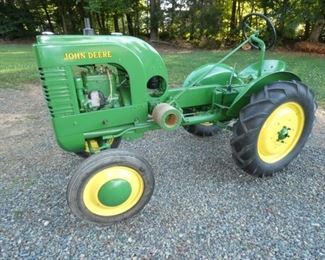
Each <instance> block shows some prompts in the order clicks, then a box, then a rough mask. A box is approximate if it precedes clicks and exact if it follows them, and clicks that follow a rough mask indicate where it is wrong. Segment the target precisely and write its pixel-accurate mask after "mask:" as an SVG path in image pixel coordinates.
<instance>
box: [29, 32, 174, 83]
mask: <svg viewBox="0 0 325 260" xmlns="http://www.w3.org/2000/svg"><path fill="white" fill-rule="evenodd" d="M34 49H35V51H36V56H37V61H38V65H39V67H42V68H50V67H59V66H71V65H76V66H80V65H86V64H101V63H103V64H104V63H112V64H118V65H119V66H122V67H123V68H124V69H125V70H126V71H127V72H128V73H129V74H133V75H135V77H136V78H141V77H142V81H145V80H148V79H149V78H151V77H152V76H156V75H159V76H161V77H163V78H164V79H165V80H166V82H167V79H168V78H167V69H166V66H165V63H164V61H163V59H162V58H161V56H160V55H159V53H158V52H157V51H156V50H155V49H154V48H153V47H152V46H150V45H149V44H148V43H146V42H145V41H143V40H141V39H138V38H135V37H131V36H102V35H92V36H88V35H86V36H85V35H64V36H61V35H42V36H37V38H36V44H34ZM130 76H131V75H130ZM131 78H132V77H131ZM146 83H147V82H146V81H145V82H143V84H144V85H145V84H146Z"/></svg>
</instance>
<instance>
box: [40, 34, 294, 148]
mask: <svg viewBox="0 0 325 260" xmlns="http://www.w3.org/2000/svg"><path fill="white" fill-rule="evenodd" d="M251 40H253V41H254V42H257V43H258V44H259V45H260V56H259V57H258V58H257V62H256V63H254V64H252V65H250V66H248V67H247V68H246V69H244V70H242V71H236V69H235V68H233V67H231V66H229V65H226V64H224V63H223V62H225V61H226V60H227V59H228V58H229V57H231V56H232V55H233V54H234V53H235V52H237V51H238V50H239V49H240V48H241V47H242V46H243V45H244V44H246V43H247V42H249V41H251ZM34 50H35V53H36V57H37V62H38V66H39V72H40V76H41V80H42V84H43V90H44V95H45V98H46V101H47V104H48V108H49V111H50V114H51V118H52V123H53V126H54V132H55V135H56V139H57V141H58V143H59V145H60V146H61V147H62V148H63V149H65V150H68V151H72V152H78V151H82V150H83V149H84V144H85V141H87V140H91V139H96V140H105V139H107V138H116V137H122V138H124V139H128V140H131V139H135V138H139V137H141V136H143V134H144V133H145V132H146V131H149V130H155V129H159V128H163V129H165V130H170V128H169V127H168V126H167V125H166V124H165V125H164V124H161V125H159V126H158V125H157V124H156V123H155V122H153V120H152V118H151V116H150V115H151V113H152V110H153V108H154V107H155V106H156V105H157V104H159V103H163V102H164V103H169V104H171V105H172V106H174V107H175V109H176V110H177V111H179V112H178V113H179V114H178V115H179V117H180V118H181V124H182V125H191V124H199V123H204V122H207V121H208V122H214V123H220V122H226V121H229V120H231V119H232V118H236V117H238V114H239V111H240V109H241V108H242V107H243V106H245V105H246V104H247V103H248V102H249V98H250V96H251V95H252V94H253V93H255V92H257V91H260V90H261V89H262V88H263V87H264V86H265V85H266V84H270V83H272V82H274V81H278V80H299V78H298V77H297V76H296V75H294V74H292V73H290V72H286V71H285V67H286V66H285V63H284V62H282V61H279V60H264V57H265V46H264V43H263V41H261V40H259V39H258V38H257V36H256V35H252V36H251V37H249V38H248V39H247V40H246V41H244V42H243V43H242V44H240V45H239V46H238V47H237V48H236V49H234V50H232V51H231V52H229V53H228V54H227V55H225V57H224V58H222V59H221V60H219V61H218V62H216V63H209V64H207V65H203V66H201V67H199V68H197V69H196V70H194V71H193V72H192V73H190V74H189V75H188V77H187V78H186V79H185V81H184V83H183V85H182V86H181V87H178V88H169V87H168V75H167V69H166V66H165V64H164V61H163V60H162V58H161V57H160V55H159V54H158V52H157V51H156V50H154V49H153V48H152V47H151V46H150V45H149V44H148V43H146V42H144V41H142V40H140V39H137V38H135V37H129V36H72V35H66V36H58V35H55V36H38V37H37V43H36V44H34ZM94 65H96V66H94ZM154 76H159V78H160V79H161V82H160V84H161V85H160V86H165V85H166V90H165V92H164V93H163V94H162V95H160V96H155V95H150V93H149V90H148V89H147V83H148V81H149V80H150V79H151V78H152V77H154ZM163 89H164V88H163ZM96 90H97V91H101V93H103V95H104V102H105V103H104V105H103V106H102V107H100V108H98V107H96V106H93V105H92V103H91V101H90V99H89V93H90V91H96ZM187 108H193V109H194V111H195V113H184V112H183V111H188V109H187ZM192 111H193V110H192ZM167 117H168V115H167V114H166V120H167ZM167 121H168V120H167ZM175 128H177V127H175ZM100 143H105V142H100ZM101 148H102V149H105V148H107V147H101ZM102 149H101V150H102Z"/></svg>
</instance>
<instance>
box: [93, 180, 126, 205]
mask: <svg viewBox="0 0 325 260" xmlns="http://www.w3.org/2000/svg"><path fill="white" fill-rule="evenodd" d="M131 191H132V189H131V185H130V183H129V182H128V181H126V180H124V179H114V180H111V181H108V182H106V183H105V184H104V185H103V186H102V187H101V188H100V190H99V192H98V199H99V201H100V202H101V203H102V204H104V205H105V206H108V207H116V206H118V205H120V204H122V203H123V202H125V201H126V200H127V199H128V198H129V196H130V194H131Z"/></svg>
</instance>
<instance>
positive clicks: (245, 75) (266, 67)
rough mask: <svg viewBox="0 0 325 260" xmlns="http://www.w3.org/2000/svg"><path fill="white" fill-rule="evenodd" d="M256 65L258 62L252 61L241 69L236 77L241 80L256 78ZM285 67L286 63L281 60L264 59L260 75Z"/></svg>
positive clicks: (257, 65) (281, 69) (282, 69)
mask: <svg viewBox="0 0 325 260" xmlns="http://www.w3.org/2000/svg"><path fill="white" fill-rule="evenodd" d="M258 67H259V62H256V63H253V64H251V65H249V66H248V67H246V68H245V69H243V70H242V71H241V72H240V73H239V74H238V77H239V78H241V79H243V80H252V79H256V78H257V76H258ZM285 68H286V64H285V63H284V62H283V61H281V60H264V63H263V68H262V76H263V75H266V74H270V73H274V72H278V71H284V70H285Z"/></svg>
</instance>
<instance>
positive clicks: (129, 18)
mask: <svg viewBox="0 0 325 260" xmlns="http://www.w3.org/2000/svg"><path fill="white" fill-rule="evenodd" d="M126 20H127V23H128V30H129V35H134V30H133V23H132V16H131V14H127V15H126Z"/></svg>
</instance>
